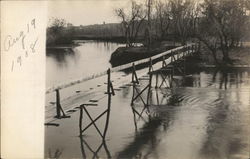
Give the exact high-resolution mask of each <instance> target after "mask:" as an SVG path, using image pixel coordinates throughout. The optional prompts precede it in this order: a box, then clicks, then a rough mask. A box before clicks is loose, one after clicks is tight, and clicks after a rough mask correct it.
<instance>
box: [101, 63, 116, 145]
mask: <svg viewBox="0 0 250 159" xmlns="http://www.w3.org/2000/svg"><path fill="white" fill-rule="evenodd" d="M107 74H108V79H107V83H108V84H107V92H108V108H107V117H106V124H105V128H104V132H103V140H105V137H106V134H107V130H108V124H109V117H110V107H111V95H114V93H113V90H112V92H111V90H110V89H112V88H113V87H112V83H111V80H110V68H109V69H108V70H107Z"/></svg>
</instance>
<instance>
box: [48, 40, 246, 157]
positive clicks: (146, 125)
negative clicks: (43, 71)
mask: <svg viewBox="0 0 250 159" xmlns="http://www.w3.org/2000/svg"><path fill="white" fill-rule="evenodd" d="M93 45H95V44H93ZM106 53H107V52H106ZM79 54H80V53H79ZM104 54H105V53H104ZM107 54H108V53H107ZM107 54H106V55H107ZM67 56H71V55H67ZM79 56H80V55H79ZM81 56H83V55H81ZM48 58H51V57H48ZM67 58H69V59H70V60H71V61H72V59H74V58H73V57H66V59H67ZM79 59H81V58H76V60H79ZM106 59H109V58H106ZM70 60H69V61H70ZM62 63H63V65H65V66H64V67H65V68H64V69H62V70H67V69H70V68H67V65H69V67H72V68H73V64H72V63H71V64H67V60H66V63H65V61H62ZM90 63H91V62H90ZM49 65H52V64H49ZM54 65H57V66H56V67H58V68H56V67H55V68H54V69H55V70H56V71H58V72H60V70H59V65H60V61H57V63H56V64H54ZM76 65H81V64H76ZM92 66H93V62H92ZM103 66H109V64H108V62H107V61H106V62H103ZM98 69H99V68H98ZM100 69H101V68H100ZM55 70H54V71H55ZM51 71H53V70H51ZM66 72H67V71H66ZM189 72H190V73H188V75H186V76H185V77H183V76H177V75H175V76H174V79H173V81H172V85H173V87H172V88H171V89H170V88H167V87H165V85H164V86H163V87H162V88H154V85H155V81H154V80H153V82H152V86H153V89H152V91H151V93H150V98H149V103H150V106H149V109H144V105H143V102H142V101H141V100H140V99H139V98H138V100H136V101H135V102H134V105H133V107H131V105H130V103H131V98H132V93H133V87H131V85H127V83H124V85H123V86H122V87H119V89H118V88H116V91H115V93H116V94H115V96H112V98H111V111H110V120H109V122H108V130H107V136H106V140H105V141H103V140H102V138H101V137H100V135H99V134H98V130H99V131H101V132H103V130H104V125H105V122H106V117H105V116H103V117H102V118H100V119H99V120H98V121H97V122H96V126H97V128H98V130H96V128H95V127H94V126H91V127H90V128H89V129H87V130H86V131H85V132H84V133H83V136H80V137H79V134H80V126H79V116H80V111H79V109H77V108H76V109H74V110H75V111H72V113H71V114H70V116H71V118H68V119H61V120H55V121H53V122H54V123H57V124H59V126H58V127H55V126H46V128H45V157H55V158H152V159H154V158H159V159H246V158H249V150H250V147H249V142H250V138H249V133H250V127H249V126H248V125H249V122H250V71H249V70H243V69H237V70H226V71H221V70H215V69H201V70H199V71H192V70H191V71H189ZM120 74H124V76H128V77H129V78H130V79H131V75H130V74H126V73H120ZM68 75H69V74H68ZM55 76H56V74H55ZM59 76H63V73H59ZM69 76H70V75H69ZM122 76H123V75H122ZM112 77H113V79H114V78H116V75H113V76H112ZM47 79H48V81H50V82H51V83H53V81H56V80H54V79H55V78H54V77H52V76H51V77H47ZM67 79H68V78H67V77H65V80H67ZM153 79H155V78H153ZM98 82H99V83H100V81H98ZM98 82H97V83H98ZM92 84H93V83H92ZM102 84H103V83H102ZM147 84H148V81H147V80H141V81H140V86H139V87H138V89H140V90H142V89H143V88H144V87H145V86H146V85H147ZM94 85H96V83H95V84H94ZM88 86H90V85H89V84H88ZM104 86H105V85H104ZM82 87H83V88H86V85H85V86H82ZM78 89H80V88H78ZM99 93H101V94H104V92H103V91H100V92H99ZM146 96H147V92H144V93H143V94H142V97H143V99H146ZM94 97H96V93H95V95H94ZM47 100H48V101H49V99H47ZM78 100H79V99H78ZM73 101H75V100H73ZM107 102H108V98H107V96H104V97H102V98H99V99H98V106H89V107H87V109H88V111H89V113H90V115H91V116H93V118H94V117H97V116H98V115H99V114H100V113H102V112H103V111H104V110H105V109H106V108H107ZM80 103H81V102H80ZM69 105H70V104H69ZM71 108H73V107H71ZM132 108H133V109H132ZM137 112H138V113H137ZM89 122H90V120H89V118H88V117H87V115H86V114H83V123H82V125H83V127H85V126H87V125H88V123H89Z"/></svg>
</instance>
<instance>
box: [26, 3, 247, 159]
mask: <svg viewBox="0 0 250 159" xmlns="http://www.w3.org/2000/svg"><path fill="white" fill-rule="evenodd" d="M36 24H37V23H36ZM37 25H38V24H37ZM30 27H33V28H35V21H31V26H30ZM33 28H30V29H33ZM35 42H36V41H35ZM38 42H39V41H38ZM34 45H35V44H34ZM32 46H33V45H32ZM45 61H46V64H45V65H46V69H45V74H46V75H45V76H46V77H45V81H46V84H45V86H46V89H45V91H44V96H45V99H44V100H45V106H44V107H45V110H44V111H45V112H44V115H45V117H44V158H53V159H54V158H55V159H71V158H74V159H76V158H84V159H90V158H92V159H98V158H107V159H111V158H114V159H116V158H117V159H249V158H250V136H249V134H250V126H249V124H250V0H82V1H81V0H73V1H69V0H68V1H67V0H62V1H61V0H60V1H59V0H57V1H48V2H47V26H46V55H45Z"/></svg>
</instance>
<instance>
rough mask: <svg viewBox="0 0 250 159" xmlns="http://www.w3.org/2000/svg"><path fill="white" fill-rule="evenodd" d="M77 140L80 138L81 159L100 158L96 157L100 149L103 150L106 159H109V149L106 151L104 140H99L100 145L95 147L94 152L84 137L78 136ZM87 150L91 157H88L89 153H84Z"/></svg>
mask: <svg viewBox="0 0 250 159" xmlns="http://www.w3.org/2000/svg"><path fill="white" fill-rule="evenodd" d="M79 138H80V145H81V152H82V158H84V159H87V158H93V159H94V158H100V156H99V155H98V153H99V152H100V150H101V149H102V147H103V148H104V150H105V153H106V158H111V153H110V152H109V149H108V146H107V144H106V141H105V140H101V144H100V145H99V146H98V147H97V149H96V150H94V149H93V148H92V147H91V146H90V144H89V143H88V142H87V141H86V140H85V139H84V137H83V136H82V135H80V136H79ZM87 150H88V151H89V152H90V153H91V155H89V153H86V151H87ZM87 154H88V155H87ZM91 156H92V157H91ZM102 157H103V156H102Z"/></svg>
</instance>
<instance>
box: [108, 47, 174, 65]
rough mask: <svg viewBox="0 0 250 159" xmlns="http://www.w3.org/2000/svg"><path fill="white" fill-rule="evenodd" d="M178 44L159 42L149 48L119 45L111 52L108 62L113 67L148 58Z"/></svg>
mask: <svg viewBox="0 0 250 159" xmlns="http://www.w3.org/2000/svg"><path fill="white" fill-rule="evenodd" d="M177 46H178V45H173V44H170V43H161V44H158V45H156V46H154V47H152V48H151V49H148V48H147V47H144V46H137V47H119V48H117V49H116V50H115V52H113V53H112V55H111V58H110V63H111V65H112V66H113V67H115V66H119V65H123V64H127V63H130V62H133V61H137V60H140V59H144V58H148V57H151V56H154V55H157V54H159V53H162V52H164V51H167V50H170V49H173V48H175V47H177Z"/></svg>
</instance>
